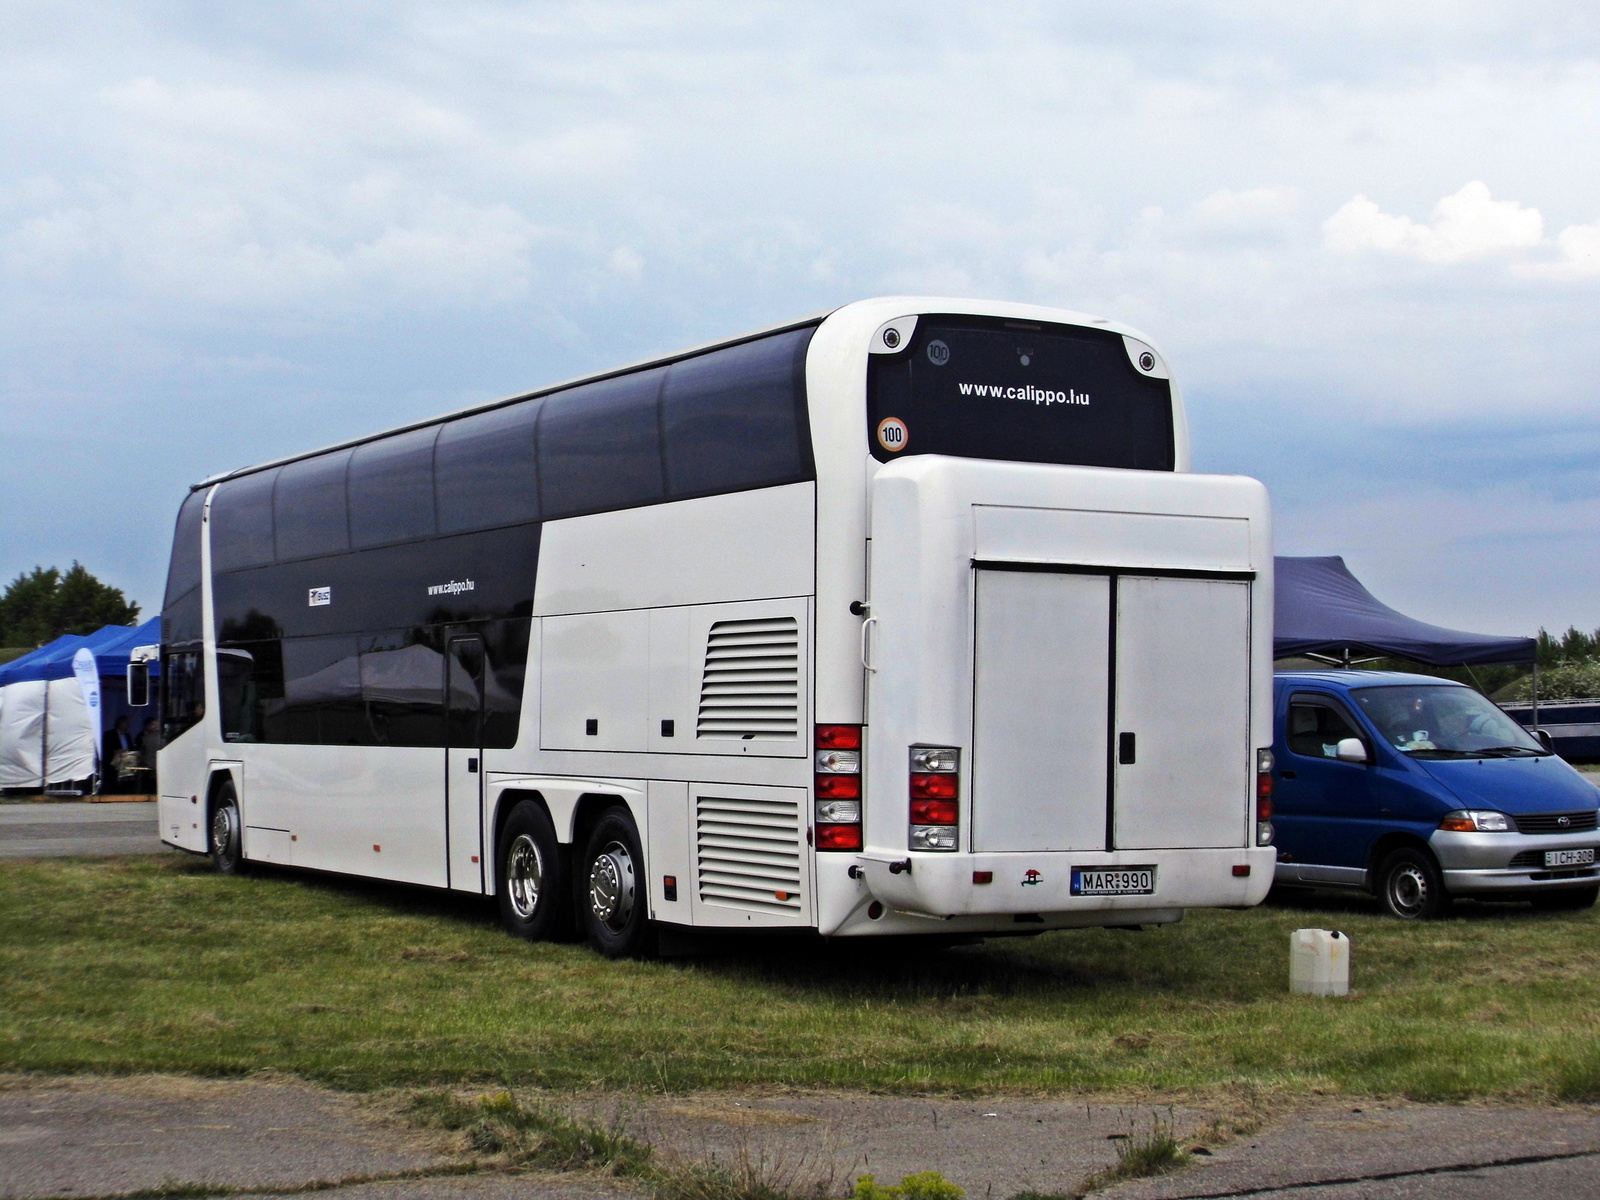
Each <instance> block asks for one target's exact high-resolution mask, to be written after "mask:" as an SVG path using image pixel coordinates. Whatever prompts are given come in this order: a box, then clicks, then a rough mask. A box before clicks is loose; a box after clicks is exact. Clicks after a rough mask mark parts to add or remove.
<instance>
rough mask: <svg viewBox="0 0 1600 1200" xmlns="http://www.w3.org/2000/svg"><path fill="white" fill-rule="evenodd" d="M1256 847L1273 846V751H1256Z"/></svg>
mask: <svg viewBox="0 0 1600 1200" xmlns="http://www.w3.org/2000/svg"><path fill="white" fill-rule="evenodd" d="M1256 845H1258V846H1270V845H1272V751H1271V750H1257V751H1256Z"/></svg>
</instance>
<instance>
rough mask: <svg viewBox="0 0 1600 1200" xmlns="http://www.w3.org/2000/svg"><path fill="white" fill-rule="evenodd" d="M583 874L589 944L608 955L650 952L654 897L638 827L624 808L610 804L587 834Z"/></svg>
mask: <svg viewBox="0 0 1600 1200" xmlns="http://www.w3.org/2000/svg"><path fill="white" fill-rule="evenodd" d="M582 863H583V875H582V876H581V877H580V880H579V885H580V886H579V892H580V904H581V906H582V909H583V916H582V919H583V928H584V933H585V934H586V935H587V936H588V939H589V945H591V946H593V947H594V948H595V950H596V951H598V952H599V953H600V954H603V955H605V957H607V958H627V957H630V956H632V957H637V956H640V955H643V954H646V953H648V952H649V936H650V912H649V908H650V900H649V895H648V894H647V893H648V889H647V887H646V882H645V873H644V851H643V849H642V848H641V846H640V844H639V831H638V829H637V828H635V826H634V823H633V818H632V817H631V816H630V815H629V814H628V810H627V809H625V808H621V807H618V808H612V809H609V810H608V811H607V812H606V813H605V814H604V815H603V816H602V817H601V818H600V820H599V821H598V822H596V824H595V827H594V830H593V831H592V832H591V833H590V834H589V841H588V847H587V849H586V851H585V853H584V856H583V859H582Z"/></svg>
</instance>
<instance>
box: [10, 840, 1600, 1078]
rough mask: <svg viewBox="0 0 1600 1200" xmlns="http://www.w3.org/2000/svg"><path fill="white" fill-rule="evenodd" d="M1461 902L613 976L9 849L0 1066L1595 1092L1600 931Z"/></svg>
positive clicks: (133, 869)
mask: <svg viewBox="0 0 1600 1200" xmlns="http://www.w3.org/2000/svg"><path fill="white" fill-rule="evenodd" d="M1458 912H1459V914H1460V915H1459V916H1458V917H1457V918H1456V919H1453V920H1450V921H1446V922H1441V923H1437V924H1429V925H1406V924H1402V923H1400V922H1397V921H1393V920H1387V919H1383V918H1380V917H1379V916H1377V914H1376V912H1375V911H1373V910H1372V909H1370V908H1367V907H1364V906H1362V905H1361V904H1359V903H1356V902H1352V903H1351V904H1350V905H1349V906H1347V907H1344V908H1334V909H1329V908H1326V907H1321V908H1312V907H1303V908H1293V907H1273V906H1269V907H1264V908H1259V909H1255V910H1252V911H1248V912H1209V911H1198V912H1194V913H1192V914H1191V915H1190V917H1189V919H1188V920H1186V921H1184V922H1183V923H1182V924H1180V925H1178V926H1174V927H1169V928H1166V929H1162V930H1159V931H1150V932H1145V933H1128V932H1116V931H1103V930H1086V931H1078V932H1067V933H1053V934H1047V935H1044V936H1042V937H1038V938H1036V939H1031V940H1017V941H996V942H990V943H988V944H987V945H985V946H982V947H967V948H958V949H953V950H945V951H929V950H926V949H917V948H915V947H912V948H904V947H895V948H889V947H885V946H883V945H881V944H879V945H864V944H859V943H858V944H856V945H854V946H844V947H833V948H827V947H815V948H806V949H796V948H795V947H794V946H793V945H788V946H784V947H780V948H770V949H767V950H765V951H764V952H759V953H751V954H746V955H742V956H740V957H737V958H735V957H722V958H704V959H694V960H676V961H669V962H651V963H633V962H624V963H610V962H606V961H604V960H602V959H600V958H598V957H596V956H595V955H593V954H592V953H590V952H589V951H588V950H587V949H585V948H583V947H581V946H568V945H538V946H530V945H527V944H525V943H522V942H518V941H514V940H512V939H510V938H508V937H506V936H505V935H503V934H502V933H501V932H500V931H499V929H498V928H497V927H496V925H495V922H494V917H493V913H492V910H491V909H490V908H489V907H488V906H486V905H484V904H482V903H481V902H472V901H464V900H456V899H453V898H450V897H445V896H440V895H437V894H433V893H427V892H422V891H416V890H411V889H403V888H395V887H388V886H382V885H376V884H366V883H359V882H352V881H348V880H328V879H319V878H316V877H309V876H296V875H292V874H271V875H258V876H253V877H248V878H243V879H234V878H224V877H221V876H218V875H214V874H212V873H211V871H210V869H209V867H208V866H207V865H206V864H205V863H203V862H201V861H196V860H191V859H188V858H176V857H173V858H168V857H160V858H154V857H152V858H139V859H97V860H61V859H58V860H52V861H12V862H8V863H6V864H5V865H4V866H3V867H0V1070H21V1071H45V1072H71V1071H116V1072H131V1071H180V1072H196V1073H201V1074H222V1075H227V1074H239V1073H245V1072H250V1071H254V1070H259V1069H263V1068H273V1069H279V1070H283V1071H289V1072H294V1073H297V1074H300V1075H303V1076H305V1077H307V1078H311V1079H315V1080H320V1081H323V1082H326V1083H329V1084H333V1085H335V1086H339V1087H345V1088H353V1089H367V1088H373V1087H379V1086H385V1085H433V1084H440V1083H459V1082H467V1081H477V1080H483V1081H498V1082H505V1083H510V1084H514V1085H516V1086H539V1087H548V1088H556V1089H573V1088H588V1087H626V1088H644V1089H658V1090H680V1089H688V1088H697V1087H726V1086H740V1085H746V1084H761V1085H773V1084H777V1085H795V1086H838V1087H851V1088H868V1089H885V1090H899V1091H908V1090H910V1091H939V1092H950V1091H954V1092H978V1091H1003V1090H1018V1089H1024V1090H1039V1091H1045V1090H1048V1091H1065V1090H1082V1089H1106V1090H1114V1091H1117V1092H1124V1093H1126V1092H1132V1091H1141V1090H1144V1089H1182V1088H1205V1087H1210V1086H1214V1085H1221V1084H1232V1083H1246V1084H1255V1085H1260V1086H1262V1087H1266V1088H1273V1089H1277V1090H1280V1091H1288V1092H1290V1093H1294V1092H1305V1091H1309V1090H1312V1089H1324V1090H1335V1091H1338V1090H1343V1091H1346V1092H1352V1093H1368V1094H1371V1093H1378V1094H1389V1095H1406V1096H1410V1097H1414V1098H1464V1097H1471V1096H1498V1097H1527V1098H1530V1099H1548V1098H1552V1097H1559V1098H1569V1099H1600V1038H1597V1036H1596V1034H1597V1032H1600V942H1597V938H1596V934H1597V933H1600V918H1597V916H1596V915H1595V914H1594V913H1581V914H1547V913H1534V912H1533V911H1531V910H1530V909H1529V908H1527V907H1526V906H1518V905H1504V906H1478V905H1462V906H1459V908H1458ZM1311 925H1315V926H1324V927H1333V928H1339V929H1342V930H1344V931H1345V932H1346V933H1348V934H1349V935H1350V936H1351V937H1352V939H1353V964H1354V966H1353V975H1352V978H1353V982H1354V984H1355V987H1356V992H1355V994H1353V995H1352V996H1351V997H1349V998H1348V999H1344V1000H1326V999H1317V998H1313V997H1303V996H1290V995H1289V994H1288V992H1287V987H1286V979H1287V973H1288V966H1287V963H1288V948H1287V947H1288V933H1289V931H1290V930H1292V929H1295V928H1298V927H1302V926H1311Z"/></svg>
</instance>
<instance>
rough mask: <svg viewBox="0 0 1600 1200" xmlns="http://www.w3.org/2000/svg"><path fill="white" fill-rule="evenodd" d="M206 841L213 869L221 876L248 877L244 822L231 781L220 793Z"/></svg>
mask: <svg viewBox="0 0 1600 1200" xmlns="http://www.w3.org/2000/svg"><path fill="white" fill-rule="evenodd" d="M206 838H207V844H208V845H209V847H210V850H211V862H212V865H213V866H215V867H216V868H217V870H218V871H219V872H221V873H222V874H224V875H243V874H244V873H245V871H246V870H247V868H248V864H247V863H246V862H245V857H244V820H243V819H242V818H241V817H240V815H239V795H238V793H237V792H235V791H234V788H233V783H232V781H231V780H230V781H229V782H227V783H224V784H223V785H222V786H221V787H219V788H218V789H217V798H216V800H215V802H214V803H213V804H212V807H211V828H210V829H209V830H208V831H207V834H206Z"/></svg>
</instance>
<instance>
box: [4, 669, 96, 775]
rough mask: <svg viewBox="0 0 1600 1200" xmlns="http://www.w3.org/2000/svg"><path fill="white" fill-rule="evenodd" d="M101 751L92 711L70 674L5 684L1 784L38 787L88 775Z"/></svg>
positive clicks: (94, 715)
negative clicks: (63, 677) (59, 677)
mask: <svg viewBox="0 0 1600 1200" xmlns="http://www.w3.org/2000/svg"><path fill="white" fill-rule="evenodd" d="M99 752H100V722H99V719H98V713H95V714H91V713H90V711H89V706H88V705H87V704H86V703H85V702H84V696H83V688H82V687H81V686H80V684H79V683H78V680H77V679H76V678H75V677H73V676H68V677H67V678H65V679H49V680H46V679H30V680H26V681H23V682H20V683H13V684H9V685H7V686H6V687H5V689H4V701H3V702H0V788H19V787H36V788H40V789H41V790H43V789H45V788H50V787H57V786H60V785H62V784H66V783H70V782H71V781H73V780H75V779H87V778H89V776H91V775H93V774H94V773H95V771H96V770H97V769H98V768H97V760H98V758H99Z"/></svg>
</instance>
